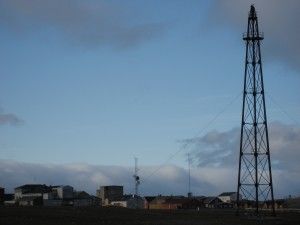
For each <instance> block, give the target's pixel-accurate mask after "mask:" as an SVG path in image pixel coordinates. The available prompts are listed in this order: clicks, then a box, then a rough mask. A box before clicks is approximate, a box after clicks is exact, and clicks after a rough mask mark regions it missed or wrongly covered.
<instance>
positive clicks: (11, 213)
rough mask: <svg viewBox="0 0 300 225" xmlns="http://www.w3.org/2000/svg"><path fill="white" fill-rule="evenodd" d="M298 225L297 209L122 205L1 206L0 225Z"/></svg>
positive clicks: (299, 220)
mask: <svg viewBox="0 0 300 225" xmlns="http://www.w3.org/2000/svg"><path fill="white" fill-rule="evenodd" d="M78 224H79V225H96V224H97V225H102V224H107V225H195V224H199V225H235V224H239V225H240V224H245V225H248V224H249V225H252V224H264V225H271V224H272V225H273V224H274V225H289V224H291V225H292V224H293V225H300V213H296V212H285V213H278V215H277V217H276V218H275V219H274V218H266V219H264V220H257V219H254V218H249V217H245V216H244V217H236V216H235V211H233V210H221V209H218V210H210V209H201V210H200V211H199V212H197V211H186V210H176V211H168V210H167V211H166V210H130V209H124V208H72V207H57V208H46V207H39V208H34V207H1V208H0V225H78Z"/></svg>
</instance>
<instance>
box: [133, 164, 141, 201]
mask: <svg viewBox="0 0 300 225" xmlns="http://www.w3.org/2000/svg"><path fill="white" fill-rule="evenodd" d="M138 171H139V169H138V158H134V175H133V178H134V182H135V190H134V192H135V193H134V194H135V196H136V197H137V196H138V195H139V185H140V177H139V176H138Z"/></svg>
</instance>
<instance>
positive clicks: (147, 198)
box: [144, 196, 156, 209]
mask: <svg viewBox="0 0 300 225" xmlns="http://www.w3.org/2000/svg"><path fill="white" fill-rule="evenodd" d="M155 198H156V196H145V197H144V199H145V201H144V208H145V209H150V203H151V202H152V201H153V200H154V199H155Z"/></svg>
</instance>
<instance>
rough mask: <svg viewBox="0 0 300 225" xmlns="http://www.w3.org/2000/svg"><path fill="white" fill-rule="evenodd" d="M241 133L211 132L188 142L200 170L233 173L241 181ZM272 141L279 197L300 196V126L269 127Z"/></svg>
mask: <svg viewBox="0 0 300 225" xmlns="http://www.w3.org/2000/svg"><path fill="white" fill-rule="evenodd" d="M239 141H240V129H239V128H234V129H231V130H229V131H225V132H219V131H211V132H209V133H207V134H206V135H204V136H202V137H197V138H192V139H187V140H184V142H187V143H189V144H190V146H191V155H192V156H193V163H194V164H195V165H196V166H198V167H199V168H207V167H208V168H215V169H216V170H219V171H221V170H224V169H229V170H231V171H232V174H233V175H234V176H235V177H237V175H236V174H237V168H238V163H237V162H238V157H239ZM269 141H270V152H271V163H272V172H273V176H274V178H273V180H274V187H275V193H276V191H277V194H278V195H280V196H284V195H287V194H288V193H293V194H300V191H299V187H300V165H299V162H298V161H299V158H300V126H297V125H287V124H282V123H280V122H273V123H270V124H269Z"/></svg>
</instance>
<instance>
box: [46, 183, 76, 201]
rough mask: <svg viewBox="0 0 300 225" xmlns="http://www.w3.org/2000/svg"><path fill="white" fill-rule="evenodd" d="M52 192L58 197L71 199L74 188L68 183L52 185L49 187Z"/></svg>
mask: <svg viewBox="0 0 300 225" xmlns="http://www.w3.org/2000/svg"><path fill="white" fill-rule="evenodd" d="M51 188H52V191H53V192H56V193H57V198H58V199H72V198H73V193H74V189H73V187H72V186H69V185H61V186H53V187H51Z"/></svg>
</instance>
